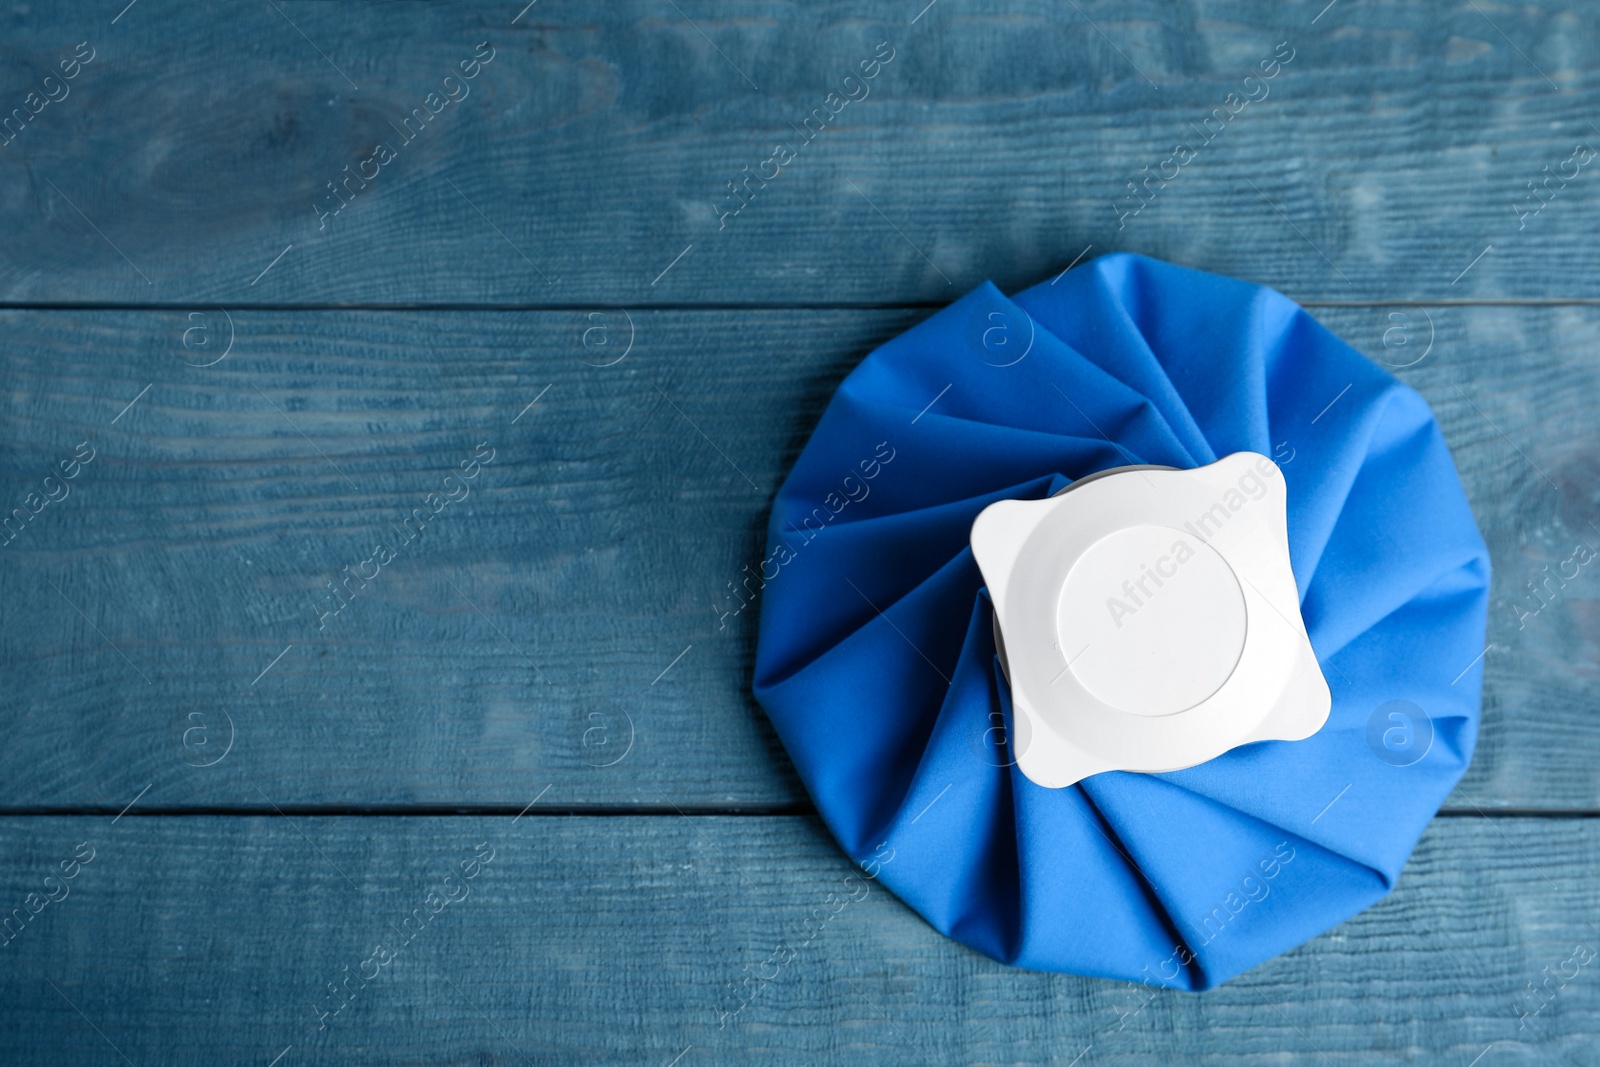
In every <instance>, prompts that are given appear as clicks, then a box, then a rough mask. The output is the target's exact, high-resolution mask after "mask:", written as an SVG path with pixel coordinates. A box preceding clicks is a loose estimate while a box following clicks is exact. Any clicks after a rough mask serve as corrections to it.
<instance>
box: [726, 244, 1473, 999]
mask: <svg viewBox="0 0 1600 1067" xmlns="http://www.w3.org/2000/svg"><path fill="white" fill-rule="evenodd" d="M1242 450H1250V451H1254V452H1260V453H1262V454H1264V455H1267V456H1270V457H1273V458H1274V459H1275V460H1276V461H1277V462H1278V464H1279V466H1280V468H1281V470H1282V472H1283V475H1284V478H1285V481H1286V484H1287V489H1288V512H1289V514H1288V519H1289V547H1290V554H1291V558H1292V561H1293V565H1294V574H1295V580H1296V582H1297V583H1298V586H1299V590H1300V600H1301V610H1302V613H1303V615H1304V617H1305V621H1306V626H1307V629H1308V631H1309V633H1310V636H1311V643H1312V647H1313V648H1314V649H1315V650H1316V653H1317V658H1318V661H1319V662H1320V663H1321V664H1322V668H1323V673H1324V675H1325V676H1326V677H1327V680H1328V684H1329V687H1330V689H1331V690H1332V694H1333V710H1332V712H1331V714H1330V716H1329V719H1328V722H1327V724H1326V725H1325V726H1324V727H1323V728H1322V730H1321V731H1319V732H1318V733H1317V734H1316V735H1314V736H1313V737H1311V738H1310V739H1308V740H1305V741H1299V742H1277V741H1273V742H1263V743H1258V744H1252V745H1247V746H1244V747H1242V748H1238V749H1235V750H1233V751H1231V752H1229V753H1226V754H1225V755H1223V756H1221V757H1219V758H1217V759H1214V760H1211V761H1209V762H1207V763H1204V764H1201V765H1200V766H1197V767H1192V768H1189V769H1187V770H1183V771H1175V772H1170V773H1164V774H1136V773H1128V772H1110V773H1105V774H1098V775H1094V776H1092V777H1090V778H1087V779H1085V780H1084V781H1082V782H1080V783H1078V784H1077V785H1075V786H1070V787H1068V788H1065V789H1045V788H1042V787H1040V786H1037V785H1035V784H1034V783H1033V782H1031V781H1030V780H1028V779H1027V778H1026V777H1025V776H1023V775H1022V773H1021V772H1020V771H1019V770H1018V769H1017V768H1016V766H1015V763H1014V760H1012V759H1011V758H1010V757H1009V755H1008V753H1007V749H1006V738H1007V737H1008V736H1009V731H1010V715H1011V711H1010V705H1009V694H1008V689H1007V685H1006V682H1005V678H1004V676H1003V674H1002V673H1001V671H1000V669H999V665H998V661H997V657H996V654H995V645H994V638H993V630H992V612H991V608H990V604H989V601H988V598H987V594H986V591H985V590H984V588H983V579H982V576H981V575H980V574H979V571H978V567H977V564H976V563H975V562H974V561H973V557H972V552H971V550H970V548H969V547H968V535H969V531H970V528H971V526H972V522H973V519H974V518H976V516H977V515H978V513H979V512H980V511H981V510H983V508H984V507H986V506H987V505H988V504H990V503H992V502H994V501H996V500H1002V499H1007V498H1018V499H1025V498H1038V497H1044V496H1048V495H1049V494H1051V493H1052V492H1054V491H1056V490H1058V489H1060V488H1062V487H1063V486H1065V485H1068V484H1070V482H1071V481H1072V480H1073V479H1076V478H1081V477H1083V476H1085V475H1088V474H1092V473H1094V472H1096V471H1100V470H1104V469H1106V468H1108V467H1116V466H1123V465H1126V464H1136V463H1149V464H1163V465H1168V466H1173V467H1180V468H1191V467H1197V466H1202V465H1204V464H1207V463H1211V462H1213V461H1215V460H1216V459H1218V458H1220V457H1222V456H1226V455H1228V454H1230V453H1233V452H1238V451H1242ZM767 537H768V555H767V557H766V558H765V559H764V560H763V562H762V568H761V571H762V578H763V580H764V583H765V584H764V590H763V601H762V608H761V632H760V639H759V644H758V648H757V654H756V668H755V679H754V688H755V694H756V697H757V699H758V700H759V701H760V703H761V704H762V706H763V707H764V708H765V709H766V711H767V714H768V715H769V716H770V717H771V720H772V723H773V725H774V727H775V728H776V730H777V733H778V735H779V737H780V738H781V739H782V741H783V744H784V746H785V747H786V749H787V750H788V752H789V754H790V756H791V757H792V759H793V760H794V764H795V767H796V768H797V770H798V772H799V774H800V777H801V778H802V780H803V781H804V782H805V785H806V788H807V789H808V790H809V791H810V794H811V796H812V798H813V800H814V801H815V803H816V806H817V808H818V810H819V811H820V812H821V814H822V817H823V819H824V820H825V821H826V823H827V825H828V827H829V829H830V830H831V832H832V833H833V835H834V836H835V837H836V838H837V839H838V841H839V844H840V845H841V847H842V848H843V849H844V851H845V852H846V853H848V854H849V855H850V856H851V858H852V859H854V860H855V861H856V862H858V863H861V864H863V865H867V868H868V870H869V872H872V873H875V874H876V877H877V878H878V880H879V881H880V882H881V883H882V884H884V885H886V886H888V887H889V888H890V889H891V890H893V892H894V893H895V894H896V895H897V896H899V897H900V898H901V899H902V900H904V901H905V902H906V903H907V904H908V905H910V906H911V907H912V908H914V909H915V910H916V911H917V912H918V913H920V914H921V915H922V916H923V917H924V918H925V919H926V920H927V921H928V922H929V923H930V924H931V925H932V926H933V927H934V928H935V929H937V930H939V931H940V932H942V933H944V934H946V935H948V936H949V937H952V938H954V939H955V940H957V941H959V942H961V943H962V944H965V945H967V946H969V947H971V948H973V949H976V950H977V951H979V952H982V953H984V954H986V955H989V956H992V957H994V958H995V959H997V960H1001V961H1004V962H1006V963H1009V964H1014V965H1016V966H1019V967H1026V968H1031V969H1036V970H1044V971H1064V972H1070V973H1075V974H1084V975H1096V976H1103V977H1110V978H1122V979H1127V980H1129V981H1137V982H1144V983H1146V984H1150V985H1159V986H1167V987H1173V988H1181V989H1205V988H1208V987H1210V986H1212V985H1215V984H1216V983H1218V982H1222V981H1225V980H1226V979H1228V978H1230V977H1232V976H1234V975H1237V974H1239V973H1240V972H1242V971H1244V970H1246V969H1248V968H1250V967H1253V966H1255V965H1256V964H1259V963H1261V962H1262V961H1264V960H1267V959H1269V958H1271V957H1272V956H1274V955H1276V954H1278V953H1280V952H1283V951H1285V950H1287V949H1289V948H1292V947H1293V946H1295V945H1298V944H1300V943H1301V942H1303V941H1305V940H1307V939H1308V938H1311V937H1313V936H1315V935H1316V934H1318V933H1320V932H1322V931H1324V930H1327V929H1328V928H1329V927H1331V926H1333V925H1335V924H1337V923H1339V922H1341V921H1342V920H1344V919H1346V918H1349V917H1350V916H1352V915H1354V914H1356V913H1357V912H1359V911H1361V910H1362V909H1363V908H1365V907H1367V906H1368V905H1370V904H1372V903H1373V902H1374V901H1376V900H1378V899H1379V898H1380V897H1382V896H1383V895H1384V894H1385V893H1387V892H1388V891H1389V890H1390V889H1391V888H1392V887H1393V886H1394V884H1395V881H1396V879H1397V878H1398V876H1399V874H1400V869H1401V867H1402V866H1403V865H1404V863H1405V861H1406V858H1407V856H1409V855H1410V853H1411V850H1412V849H1413V847H1415V845H1416V842H1417V839H1418V837H1419V836H1420V835H1421V833H1422V831H1423V829H1424V827H1425V826H1426V825H1427V823H1428V821H1429V819H1430V818H1432V816H1433V815H1434V813H1435V812H1436V811H1437V810H1438V807H1439V805H1440V803H1441V802H1442V801H1443V799H1444V797H1445V796H1446V794H1448V793H1449V791H1450V789H1451V788H1452V786H1454V784H1455V783H1456V781H1457V780H1458V779H1459V778H1460V777H1461V775H1462V774H1463V773H1464V772H1465V770H1466V767H1467V764H1468V762H1469V761H1470V759H1471V756H1472V750H1473V744H1474V741H1475V739H1476V735H1477V728H1478V715H1479V703H1480V688H1481V681H1482V656H1481V652H1482V650H1483V648H1484V629H1485V617H1486V612H1487V606H1488V586H1489V555H1488V550H1487V549H1486V548H1485V546H1484V543H1483V539H1482V537H1481V536H1480V535H1479V533H1478V528H1477V525H1476V523H1475V522H1474V520H1473V517H1472V512H1471V510H1470V509H1469V508H1468V505H1467V501H1466V497H1465V494H1464V493H1463V491H1462V488H1461V484H1460V480H1459V478H1458V477H1457V474H1456V471H1455V467H1454V465H1453V464H1452V462H1451V459H1450V454H1449V451H1448V450H1447V448H1446V447H1445V443H1444V440H1443V438H1442V437H1441V436H1440V433H1439V429H1438V427H1437V425H1436V424H1435V422H1434V419H1433V415H1432V413H1431V411H1430V410H1429V409H1428V406H1427V403H1426V402H1425V401H1424V400H1423V399H1422V397H1421V396H1419V395H1418V394H1417V393H1416V392H1415V391H1414V390H1412V389H1411V388H1409V387H1408V386H1405V385H1403V384H1401V383H1400V382H1398V381H1397V380H1396V379H1395V378H1394V377H1392V376H1391V375H1390V374H1388V373H1387V372H1385V371H1384V370H1382V369H1380V368H1379V367H1377V366H1376V365H1374V364H1373V363H1371V362H1369V361H1368V360H1367V359H1365V358H1364V357H1362V356H1361V355H1360V354H1359V353H1357V352H1356V351H1355V350H1354V349H1352V348H1351V347H1350V346H1348V345H1347V344H1345V343H1344V342H1342V341H1341V340H1339V339H1338V338H1337V337H1335V336H1334V335H1333V334H1331V333H1330V332H1328V331H1327V330H1326V329H1324V328H1323V327H1322V326H1320V325H1319V324H1318V323H1317V322H1316V321H1315V320H1314V319H1313V318H1312V317H1311V316H1310V315H1309V314H1308V313H1307V312H1306V311H1305V310H1304V309H1302V308H1301V307H1299V306H1298V305H1297V304H1295V303H1294V302H1293V301H1291V300H1289V299H1288V298H1287V297H1285V296H1283V295H1282V294H1280V293H1277V292H1275V291H1273V290H1271V289H1267V288H1263V287H1261V286H1257V285H1252V284H1249V283H1246V282H1241V281H1238V280H1235V279H1230V278H1224V277H1220V276H1217V275H1212V274H1206V273H1202V272H1199V271H1194V270H1189V269H1186V268H1182V267H1177V266H1173V265H1172V264H1168V263H1163V262H1160V261H1158V260H1153V259H1149V258H1146V257H1142V256H1135V255H1123V254H1118V255H1109V256H1104V257H1102V258H1100V259H1097V260H1094V261H1093V262H1091V263H1088V264H1086V265H1084V266H1081V267H1078V268H1076V269H1074V270H1072V271H1070V272H1069V273H1067V274H1065V275H1063V276H1061V277H1060V278H1058V279H1057V280H1055V281H1053V282H1049V283H1042V284H1040V285H1037V286H1035V287H1034V288H1032V289H1029V290H1027V291H1025V292H1022V293H1020V294H1018V295H1016V296H1015V297H1011V298H1007V297H1006V296H1004V295H1003V294H1001V293H1000V292H999V291H998V290H997V289H996V288H995V287H994V286H992V285H989V284H984V285H983V286H981V287H979V288H978V289H976V290H974V291H973V292H971V293H969V294H968V295H967V296H965V297H963V298H962V299H960V300H958V301H956V302H955V303H954V304H952V305H950V306H949V307H947V308H945V309H943V310H942V311H939V312H938V313H936V314H934V315H933V316H931V317H930V318H928V319H927V320H926V321H924V322H923V323H921V324H920V325H918V326H916V327H914V328H913V329H911V330H909V331H907V332H906V333H904V334H902V335H901V336H899V337H896V338H895V339H894V340H892V341H890V342H888V343H887V344H885V345H883V346H882V347H880V348H879V349H877V350H876V351H874V352H873V353H871V354H870V355H869V356H867V358H866V359H865V360H863V361H862V362H861V364H860V365H859V366H858V367H857V368H856V369H855V370H854V371H853V372H852V373H851V374H850V375H849V376H848V377H847V378H846V379H845V380H844V382H843V383H842V384H841V385H840V387H839V389H838V391H837V393H836V394H835V396H834V397H833V399H832V401H831V402H830V403H829V405H828V408H827V410H826V411H825V412H824V414H823V416H822V420H821V422H820V423H819V424H818V426H817V428H816V430H815V431H814V433H813V434H812V436H811V439H810V441H809V443H808V444H807V445H806V447H805V449H804V450H803V452H802V453H801V455H800V457H799V459H798V460H797V462H796V463H795V466H794V469H793V471H792V472H791V473H790V475H789V477H788V479H787V480H786V481H785V482H784V485H783V487H782V488H781V489H780V490H779V492H778V494H777V497H776V499H775V501H774V503H773V508H772V517H771V523H770V526H769V529H768V534H767ZM1395 709H1398V711H1396V710H1395Z"/></svg>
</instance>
